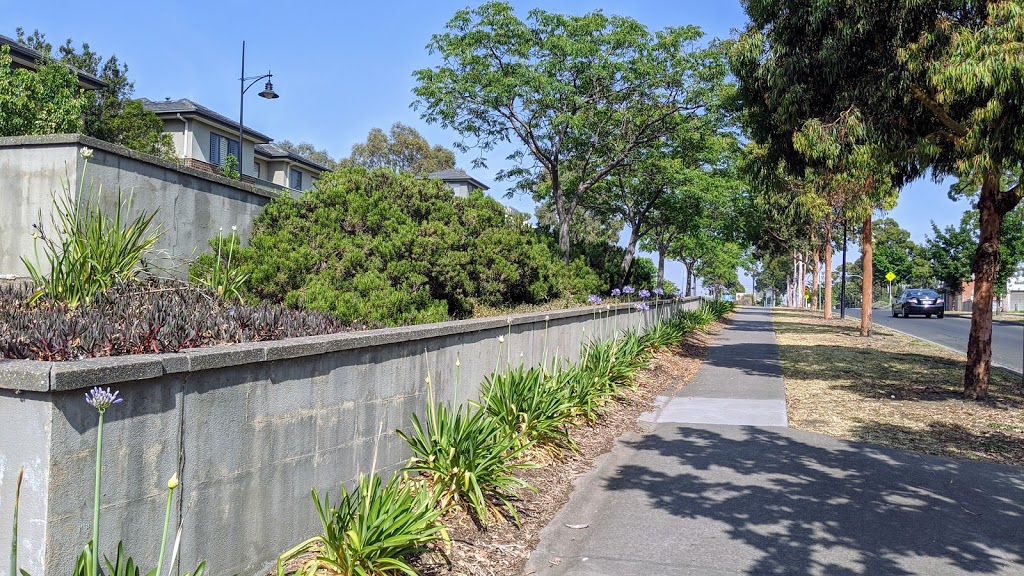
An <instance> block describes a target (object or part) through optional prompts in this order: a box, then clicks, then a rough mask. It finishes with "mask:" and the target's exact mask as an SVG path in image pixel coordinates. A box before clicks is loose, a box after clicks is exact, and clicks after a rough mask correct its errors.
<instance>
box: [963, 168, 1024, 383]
mask: <svg viewBox="0 0 1024 576" xmlns="http://www.w3.org/2000/svg"><path fill="white" fill-rule="evenodd" d="M1018 202H1020V199H1019V198H1016V196H1015V195H1014V194H1012V193H1009V192H1004V191H1001V190H1000V184H999V171H998V170H990V171H989V172H988V173H986V174H985V181H984V183H982V186H981V196H979V198H978V219H979V223H980V226H979V228H980V230H979V232H980V234H979V238H978V249H977V251H975V253H974V265H973V266H972V267H971V271H972V272H974V305H973V306H972V308H971V332H970V336H969V337H968V340H967V368H966V369H965V371H964V397H965V398H967V399H969V400H983V399H984V398H985V397H987V396H988V383H989V377H990V376H991V371H992V296H993V288H994V286H995V280H996V274H998V272H999V234H1000V229H1001V228H1002V225H1003V217H1004V216H1006V213H1007V212H1009V211H1010V210H1012V209H1013V208H1014V207H1015V206H1016V205H1017V203H1018Z"/></svg>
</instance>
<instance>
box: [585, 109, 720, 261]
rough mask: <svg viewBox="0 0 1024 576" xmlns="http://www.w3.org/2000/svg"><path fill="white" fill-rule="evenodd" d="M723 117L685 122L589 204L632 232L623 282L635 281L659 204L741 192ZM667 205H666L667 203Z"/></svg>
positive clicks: (601, 187) (603, 187)
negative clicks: (695, 193) (679, 196)
mask: <svg viewBox="0 0 1024 576" xmlns="http://www.w3.org/2000/svg"><path fill="white" fill-rule="evenodd" d="M738 149H739V147H738V145H737V143H736V139H735V137H734V136H733V135H732V134H730V133H728V132H726V130H725V126H724V119H723V118H722V117H721V115H720V114H717V113H708V114H704V115H703V116H700V117H688V116H684V117H683V118H681V119H680V120H679V121H678V124H677V129H676V131H675V132H674V133H672V134H670V135H669V136H667V137H666V138H665V139H664V140H663V141H662V142H661V143H660V145H652V146H650V147H649V148H647V149H646V150H644V151H643V152H641V153H638V154H637V158H636V160H635V161H633V162H632V163H630V164H629V165H626V166H622V167H620V168H618V169H616V170H615V171H614V172H612V173H611V174H610V175H609V177H608V178H607V179H606V180H605V181H604V182H602V183H601V184H600V185H598V186H595V187H594V188H593V190H592V194H590V195H589V198H588V199H586V200H584V203H585V204H587V205H588V208H590V209H592V210H595V211H597V212H599V213H603V214H607V215H609V216H613V217H616V218H618V219H621V220H622V221H623V222H624V223H625V224H626V225H627V226H628V228H629V237H628V240H627V242H626V247H625V248H626V253H625V256H624V258H623V261H622V271H623V277H628V276H629V270H630V267H631V265H632V261H633V256H634V255H635V254H636V249H637V246H638V245H639V243H640V240H641V239H643V238H645V237H647V236H649V235H650V234H652V232H653V231H654V228H655V226H656V224H659V223H661V224H664V222H656V218H653V216H655V212H656V211H657V210H658V207H659V203H661V204H666V203H668V204H671V203H672V200H673V199H672V198H671V196H673V195H674V194H676V193H677V192H678V191H680V190H682V189H700V190H707V189H709V188H712V187H714V186H724V187H728V186H730V185H732V186H735V187H738V183H737V182H736V180H735V178H734V177H733V174H734V165H735V162H734V161H733V158H734V157H735V156H736V154H737V152H738ZM663 199H664V202H662V200H663Z"/></svg>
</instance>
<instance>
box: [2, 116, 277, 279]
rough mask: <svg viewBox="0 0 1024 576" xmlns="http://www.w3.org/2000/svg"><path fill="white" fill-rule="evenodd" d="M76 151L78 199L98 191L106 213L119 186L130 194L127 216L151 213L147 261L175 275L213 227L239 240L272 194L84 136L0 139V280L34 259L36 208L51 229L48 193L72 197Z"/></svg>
mask: <svg viewBox="0 0 1024 576" xmlns="http://www.w3.org/2000/svg"><path fill="white" fill-rule="evenodd" d="M84 148H90V149H92V150H93V155H92V158H91V159H90V160H89V163H88V168H87V170H86V173H85V176H84V184H85V186H84V187H81V190H82V194H81V196H82V198H78V201H79V202H82V201H85V200H86V199H87V198H88V197H89V196H90V190H92V191H93V193H94V194H95V193H98V192H99V190H100V189H102V194H101V196H100V197H101V201H102V204H103V205H104V207H105V208H106V209H107V210H113V209H114V207H115V206H116V205H117V191H118V190H121V191H122V193H123V200H127V199H128V197H129V195H132V210H131V213H130V216H134V215H136V214H139V213H140V212H141V211H146V212H152V211H154V210H155V211H156V212H157V216H156V218H155V220H154V222H155V223H156V224H158V225H159V226H160V227H161V230H162V231H163V234H162V236H161V237H160V240H159V241H158V242H157V244H156V247H155V252H154V253H153V254H152V255H151V257H150V258H149V260H150V262H152V263H153V264H154V265H155V266H156V267H158V268H163V269H166V270H167V271H168V272H169V273H171V274H172V275H174V276H178V277H183V276H185V275H186V274H187V272H188V270H187V263H188V262H189V261H190V260H192V259H194V258H195V256H197V255H198V254H199V253H200V252H203V251H207V250H209V244H208V241H209V240H210V239H211V238H214V237H216V236H217V234H218V233H219V232H220V230H221V229H223V230H224V232H225V233H226V232H229V231H230V230H231V227H232V226H236V227H237V228H238V233H239V234H240V235H241V236H242V239H243V241H245V240H247V239H248V236H249V233H250V232H251V230H252V222H253V219H254V218H255V217H256V215H257V214H258V213H259V211H260V210H261V209H262V207H263V206H264V205H266V203H267V202H269V201H270V199H271V197H272V196H274V195H275V193H273V192H270V191H267V190H264V189H262V188H258V187H256V186H252V185H250V184H243V183H240V182H237V181H234V180H229V179H227V178H222V177H220V176H218V175H216V174H211V173H208V172H203V171H200V170H194V169H191V168H186V167H184V166H181V165H179V164H175V163H172V162H165V161H162V160H160V159H158V158H155V157H153V156H149V155H145V154H138V153H136V152H133V151H130V150H127V149H125V148H122V147H120V146H114V145H112V144H108V143H106V142H101V141H99V140H95V139H93V138H87V137H84V136H79V135H56V136H19V137H12V138H0V277H8V278H9V277H24V276H26V275H27V270H26V269H25V266H24V265H23V264H22V262H21V257H22V256H25V257H28V258H34V256H33V254H34V251H33V240H32V236H31V234H32V224H33V223H35V222H37V221H38V219H39V214H40V211H42V218H43V223H44V225H45V226H46V229H47V230H52V228H53V227H52V226H51V225H50V217H51V216H50V214H51V210H52V207H53V203H52V197H53V194H54V193H61V192H62V190H64V188H65V186H68V187H69V188H70V190H72V191H74V193H75V194H76V197H77V194H78V191H79V190H80V186H79V185H80V184H81V183H82V180H81V174H82V167H83V166H84V164H85V163H84V159H83V158H82V157H81V154H80V153H81V150H82V149H84ZM40 256H41V255H40Z"/></svg>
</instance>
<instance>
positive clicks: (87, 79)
mask: <svg viewBox="0 0 1024 576" xmlns="http://www.w3.org/2000/svg"><path fill="white" fill-rule="evenodd" d="M0 46H7V47H9V48H10V49H11V67H12V68H25V69H28V70H35V69H36V67H37V66H38V65H39V62H40V61H42V60H45V59H46V58H47V57H46V56H44V55H43V54H41V53H39V52H36V51H35V50H32V49H30V48H28V47H26V46H23V45H21V44H18V41H17V40H15V39H14V38H8V37H7V36H4V35H2V34H0ZM75 73H76V74H77V75H78V85H79V86H80V87H81V88H82V90H101V89H103V88H106V87H107V83H106V82H104V81H103V80H100V79H99V78H97V77H95V76H93V75H91V74H86V73H85V72H81V71H79V70H75Z"/></svg>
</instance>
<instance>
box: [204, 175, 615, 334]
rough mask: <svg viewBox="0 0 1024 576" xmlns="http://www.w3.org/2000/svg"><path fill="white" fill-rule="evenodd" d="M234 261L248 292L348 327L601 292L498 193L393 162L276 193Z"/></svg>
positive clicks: (584, 268)
mask: <svg viewBox="0 0 1024 576" xmlns="http://www.w3.org/2000/svg"><path fill="white" fill-rule="evenodd" d="M235 257H236V258H237V262H238V264H237V265H238V273H239V275H241V276H244V277H246V278H247V281H246V283H245V287H244V290H243V291H244V292H245V293H246V294H247V296H248V297H257V298H261V299H265V300H270V301H273V302H284V303H285V304H287V305H289V306H301V307H308V308H313V309H317V310H326V311H330V312H333V313H334V314H336V315H337V316H339V317H340V318H342V319H343V320H345V321H347V322H367V323H371V324H389V325H401V324H410V323H421V322H431V321H441V320H447V319H449V318H451V317H456V318H461V317H466V316H468V315H470V314H472V312H473V310H474V308H475V306H477V305H487V306H507V305H515V304H519V303H535V302H540V301H544V300H546V299H549V298H554V297H560V296H569V297H572V298H575V299H577V300H579V301H582V299H583V298H585V297H586V296H587V294H590V293H594V292H597V291H598V290H599V288H600V279H599V278H598V277H597V275H596V274H595V273H594V272H593V271H592V270H590V269H589V268H588V267H587V266H586V265H585V264H583V263H580V262H574V263H573V264H572V265H566V264H564V263H563V261H562V259H561V258H560V257H559V256H558V254H557V252H554V251H552V250H551V248H550V246H549V243H548V241H547V239H546V238H544V237H543V236H542V235H540V234H538V233H537V232H535V231H534V230H533V229H532V228H531V227H530V226H529V225H528V224H525V223H523V222H521V221H519V220H517V219H514V218H510V217H508V215H507V214H506V212H505V208H504V207H503V206H502V205H501V204H500V203H498V202H497V201H495V200H494V199H492V198H489V197H487V196H485V195H483V194H480V193H476V194H473V195H471V196H470V197H469V198H467V199H462V198H455V197H452V195H451V191H450V190H449V189H448V188H447V187H446V186H444V184H443V183H441V182H439V181H434V180H427V179H423V178H420V177H418V176H416V175H414V174H410V173H395V172H393V171H391V170H387V169H377V170H374V171H367V170H365V169H363V168H347V169H341V170H339V171H337V172H333V173H330V174H327V175H325V176H324V177H323V178H321V180H320V182H319V184H318V186H316V187H315V188H314V189H313V190H310V191H307V192H306V193H304V194H303V195H302V197H301V198H300V199H298V200H294V199H291V198H290V197H288V196H282V197H279V198H276V199H275V200H273V201H272V202H271V203H270V204H268V205H267V206H266V207H265V208H264V210H263V212H262V213H261V214H260V215H259V216H258V217H257V219H256V222H255V224H254V229H253V234H252V237H251V238H250V241H249V246H248V247H246V248H243V249H241V250H239V251H238V252H236V254H235ZM202 273H203V271H202V270H196V271H194V274H196V275H201V274H202Z"/></svg>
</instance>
